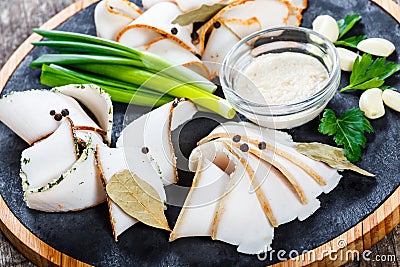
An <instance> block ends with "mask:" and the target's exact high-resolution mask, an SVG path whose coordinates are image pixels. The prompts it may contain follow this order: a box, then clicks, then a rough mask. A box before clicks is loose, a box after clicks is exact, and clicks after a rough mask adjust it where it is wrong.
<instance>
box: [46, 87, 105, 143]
mask: <svg viewBox="0 0 400 267" xmlns="http://www.w3.org/2000/svg"><path fill="white" fill-rule="evenodd" d="M53 91H55V92H59V93H61V94H64V95H67V96H70V97H73V98H75V99H76V100H78V101H79V102H80V103H82V104H83V105H85V106H86V107H87V108H88V109H89V110H90V111H91V112H92V114H93V115H94V116H95V117H96V119H97V121H98V122H99V124H100V127H101V129H103V130H104V131H105V132H106V133H107V135H106V136H105V139H106V141H107V143H108V144H111V133H112V126H113V105H112V101H111V97H110V95H109V94H107V93H106V92H105V91H104V90H103V89H101V88H100V87H99V86H97V85H94V84H82V85H81V84H79V85H78V84H69V85H65V86H61V87H55V88H53Z"/></svg>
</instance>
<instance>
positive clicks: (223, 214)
mask: <svg viewBox="0 0 400 267" xmlns="http://www.w3.org/2000/svg"><path fill="white" fill-rule="evenodd" d="M231 159H232V160H234V157H232V158H231ZM250 179H251V178H250V177H249V175H248V173H247V171H246V169H245V168H244V166H243V165H242V164H241V163H240V162H236V169H235V171H234V172H233V173H232V174H231V175H230V184H229V186H228V188H227V191H226V195H225V196H224V198H223V199H222V200H221V202H220V206H219V208H218V215H217V217H216V219H215V225H214V229H213V235H212V238H213V239H215V240H220V241H223V242H226V243H229V244H232V245H236V246H238V248H237V250H238V252H242V253H246V254H258V253H261V252H265V251H268V250H270V249H271V247H270V246H271V243H272V240H273V237H274V228H273V227H272V225H271V224H270V222H269V221H268V219H267V217H266V215H265V213H264V211H263V208H262V207H261V205H260V202H259V200H258V198H257V195H256V193H255V191H254V188H253V187H252V185H251V180H250Z"/></svg>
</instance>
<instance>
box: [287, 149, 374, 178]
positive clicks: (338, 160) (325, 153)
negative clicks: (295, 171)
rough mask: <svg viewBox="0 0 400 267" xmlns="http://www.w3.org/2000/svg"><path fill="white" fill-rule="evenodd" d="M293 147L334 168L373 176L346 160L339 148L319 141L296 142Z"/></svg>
mask: <svg viewBox="0 0 400 267" xmlns="http://www.w3.org/2000/svg"><path fill="white" fill-rule="evenodd" d="M295 148H296V150H297V151H298V152H300V153H301V154H303V155H305V156H307V157H309V158H311V159H313V160H316V161H321V162H324V163H326V164H328V165H329V166H330V167H332V168H334V169H337V170H352V171H355V172H358V173H360V174H362V175H365V176H369V177H374V176H375V175H374V174H372V173H369V172H367V171H365V170H363V169H361V168H359V167H357V166H356V165H354V164H353V163H351V162H350V161H348V159H347V158H346V156H345V155H344V153H343V150H342V149H340V148H337V147H333V146H329V145H325V144H321V143H298V144H297V145H296V146H295Z"/></svg>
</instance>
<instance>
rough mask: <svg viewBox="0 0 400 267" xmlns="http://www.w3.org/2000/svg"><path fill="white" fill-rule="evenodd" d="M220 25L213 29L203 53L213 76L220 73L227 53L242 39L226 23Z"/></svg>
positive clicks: (204, 60) (203, 58) (203, 57)
mask: <svg viewBox="0 0 400 267" xmlns="http://www.w3.org/2000/svg"><path fill="white" fill-rule="evenodd" d="M220 25H221V26H220V27H219V28H214V29H213V30H212V32H211V34H210V37H209V39H208V42H207V46H206V47H205V49H204V53H203V55H202V60H203V62H204V64H205V65H206V66H207V68H208V69H209V71H210V75H211V77H216V76H218V75H219V70H220V68H221V65H222V61H223V60H224V58H225V56H226V54H228V52H229V50H230V49H231V48H232V47H233V46H234V45H235V44H236V43H237V42H239V40H240V38H239V37H238V36H237V35H235V34H234V33H232V31H231V30H229V29H228V28H227V27H226V26H225V25H224V24H222V23H221V24H220Z"/></svg>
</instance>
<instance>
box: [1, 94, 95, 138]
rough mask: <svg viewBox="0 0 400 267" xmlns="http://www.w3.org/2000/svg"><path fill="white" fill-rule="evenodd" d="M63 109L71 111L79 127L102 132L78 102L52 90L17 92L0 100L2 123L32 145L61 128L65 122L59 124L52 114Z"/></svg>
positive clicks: (73, 119)
mask: <svg viewBox="0 0 400 267" xmlns="http://www.w3.org/2000/svg"><path fill="white" fill-rule="evenodd" d="M63 109H68V111H69V118H70V119H71V120H72V122H73V124H74V126H75V127H79V126H81V127H92V128H94V129H100V127H99V126H98V125H97V124H96V123H95V122H94V121H93V120H92V119H91V118H90V117H89V116H88V115H87V114H86V113H85V111H84V110H83V109H82V107H81V106H80V105H79V104H78V102H77V101H76V100H75V99H73V98H72V97H69V96H66V95H63V94H60V93H56V92H52V91H48V90H30V91H23V92H14V93H11V94H9V95H5V96H3V97H2V98H1V99H0V121H2V122H3V123H4V124H5V125H7V126H8V127H9V128H11V130H13V131H14V132H15V133H16V134H17V135H18V136H20V137H21V138H22V139H24V140H25V141H26V142H27V143H28V144H30V145H31V144H33V143H34V142H36V141H38V140H41V139H43V138H45V137H47V136H48V135H50V134H51V133H53V132H54V131H55V130H56V129H57V128H58V127H59V126H60V124H61V122H59V121H56V120H55V119H54V118H53V116H51V115H50V111H51V110H55V111H56V112H57V113H60V112H61V110H63Z"/></svg>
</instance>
